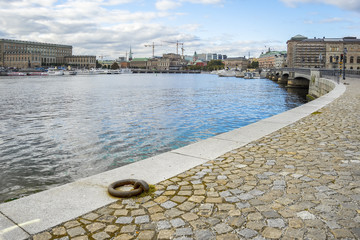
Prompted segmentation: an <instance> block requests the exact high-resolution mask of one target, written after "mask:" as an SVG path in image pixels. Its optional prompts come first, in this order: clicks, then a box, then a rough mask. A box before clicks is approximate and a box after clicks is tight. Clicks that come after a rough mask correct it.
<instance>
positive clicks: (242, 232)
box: [237, 228, 259, 239]
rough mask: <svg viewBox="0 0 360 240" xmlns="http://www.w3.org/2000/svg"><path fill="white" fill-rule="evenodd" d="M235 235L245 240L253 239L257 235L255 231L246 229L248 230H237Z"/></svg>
mask: <svg viewBox="0 0 360 240" xmlns="http://www.w3.org/2000/svg"><path fill="white" fill-rule="evenodd" d="M237 233H238V234H239V235H240V236H242V237H244V238H246V239H250V238H253V237H255V236H257V235H258V234H259V233H258V232H257V231H254V230H252V229H248V228H244V229H242V230H237Z"/></svg>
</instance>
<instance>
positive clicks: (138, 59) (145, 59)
mask: <svg viewBox="0 0 360 240" xmlns="http://www.w3.org/2000/svg"><path fill="white" fill-rule="evenodd" d="M147 60H148V58H133V59H132V60H131V61H132V62H141V61H147Z"/></svg>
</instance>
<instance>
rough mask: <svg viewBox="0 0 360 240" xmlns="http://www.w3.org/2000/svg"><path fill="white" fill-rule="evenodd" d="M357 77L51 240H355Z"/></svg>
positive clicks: (359, 208) (359, 234)
mask: <svg viewBox="0 0 360 240" xmlns="http://www.w3.org/2000/svg"><path fill="white" fill-rule="evenodd" d="M359 123H360V80H359V81H358V82H350V85H349V86H348V89H347V90H346V92H345V94H344V95H343V96H341V97H340V98H339V99H337V100H336V101H334V102H333V103H331V104H329V105H327V106H326V107H324V108H323V109H320V110H319V111H318V112H315V113H313V114H311V115H309V116H308V117H306V118H303V119H302V120H300V121H298V122H296V123H294V124H292V125H290V126H288V127H285V128H283V129H281V130H279V131H276V132H274V133H273V134H270V135H268V136H266V137H263V138H261V139H259V140H258V141H254V142H252V143H251V144H248V145H247V146H244V147H241V148H239V149H236V150H234V151H232V152H229V153H227V154H225V155H223V156H221V157H219V158H217V159H216V160H214V161H209V162H207V163H206V164H203V165H201V166H198V167H195V168H193V169H190V170H188V171H186V172H184V173H182V174H179V175H178V176H176V177H173V178H171V179H168V180H166V181H163V182H160V183H159V184H157V185H156V189H157V191H156V193H155V194H154V195H153V196H147V197H143V198H132V199H125V200H119V201H117V202H116V203H114V204H111V205H109V206H105V207H103V208H101V209H98V210H96V211H93V212H91V213H88V214H86V215H84V216H81V217H78V218H77V219H74V220H72V221H69V222H66V223H64V224H63V225H61V226H57V227H55V228H53V229H51V230H49V231H47V232H43V233H40V234H37V235H35V236H33V239H34V240H40V239H41V240H44V239H46V240H48V239H59V240H60V239H61V240H67V239H74V240H86V239H96V240H103V239H114V240H122V239H202V240H209V239H226V240H228V239H230V240H231V239H360V126H359V125H360V124H359Z"/></svg>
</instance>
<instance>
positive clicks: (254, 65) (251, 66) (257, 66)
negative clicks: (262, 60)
mask: <svg viewBox="0 0 360 240" xmlns="http://www.w3.org/2000/svg"><path fill="white" fill-rule="evenodd" d="M249 68H259V62H257V61H253V62H251V63H250V65H249Z"/></svg>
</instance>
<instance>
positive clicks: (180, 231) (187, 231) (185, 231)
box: [175, 228, 193, 236]
mask: <svg viewBox="0 0 360 240" xmlns="http://www.w3.org/2000/svg"><path fill="white" fill-rule="evenodd" d="M192 234H193V231H192V229H191V228H177V229H176V230H175V236H190V235H192Z"/></svg>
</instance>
